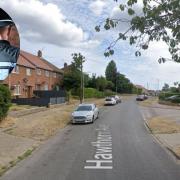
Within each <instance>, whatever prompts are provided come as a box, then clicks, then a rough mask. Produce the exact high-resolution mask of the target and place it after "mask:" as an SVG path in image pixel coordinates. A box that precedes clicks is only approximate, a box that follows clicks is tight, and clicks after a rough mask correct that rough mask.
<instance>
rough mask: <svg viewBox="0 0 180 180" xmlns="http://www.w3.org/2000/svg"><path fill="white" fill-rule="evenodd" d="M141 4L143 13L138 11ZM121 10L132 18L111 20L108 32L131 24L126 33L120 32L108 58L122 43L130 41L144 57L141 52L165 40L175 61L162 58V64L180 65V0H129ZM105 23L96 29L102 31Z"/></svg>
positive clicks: (107, 51) (109, 49)
mask: <svg viewBox="0 0 180 180" xmlns="http://www.w3.org/2000/svg"><path fill="white" fill-rule="evenodd" d="M114 1H116V2H118V0H114ZM139 2H140V3H141V2H142V5H141V11H140V12H137V10H136V8H135V5H136V4H137V3H139ZM119 11H121V12H127V13H128V15H129V18H130V19H125V18H123V17H122V18H118V19H116V18H107V19H106V21H105V22H104V26H103V27H104V29H105V30H110V29H113V28H116V27H117V25H118V24H122V23H129V27H128V28H127V29H126V30H125V31H124V32H121V30H120V32H119V35H118V37H117V39H116V40H115V41H113V42H112V43H111V44H110V46H109V47H108V48H107V50H106V52H105V53H104V55H105V56H110V55H112V54H114V50H113V48H114V46H115V45H116V43H117V42H118V41H119V40H125V41H129V44H130V45H136V47H137V51H136V52H135V55H136V56H140V55H141V50H146V49H148V47H149V45H150V43H151V42H152V41H160V40H161V41H164V42H165V43H166V44H167V46H168V47H169V52H170V54H171V59H168V58H166V57H161V58H159V60H158V61H159V63H161V62H165V61H166V60H173V61H175V62H180V46H179V43H180V1H179V0H127V2H126V3H125V4H120V5H119ZM101 27H102V24H100V25H98V26H96V27H95V30H96V31H97V32H99V31H100V30H101Z"/></svg>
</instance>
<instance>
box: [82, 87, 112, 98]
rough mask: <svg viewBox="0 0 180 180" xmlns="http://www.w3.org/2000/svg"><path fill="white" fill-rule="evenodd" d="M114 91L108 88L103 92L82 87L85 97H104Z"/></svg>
mask: <svg viewBox="0 0 180 180" xmlns="http://www.w3.org/2000/svg"><path fill="white" fill-rule="evenodd" d="M114 94H115V93H114V92H112V91H110V90H106V91H104V92H101V91H98V90H97V89H94V88H85V89H84V97H85V98H104V97H106V96H111V95H114Z"/></svg>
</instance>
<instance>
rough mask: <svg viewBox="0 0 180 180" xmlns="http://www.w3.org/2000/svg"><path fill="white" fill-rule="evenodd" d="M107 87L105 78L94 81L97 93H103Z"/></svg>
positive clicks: (101, 77)
mask: <svg viewBox="0 0 180 180" xmlns="http://www.w3.org/2000/svg"><path fill="white" fill-rule="evenodd" d="M106 86H107V80H106V78H105V77H103V76H100V77H98V78H97V79H96V88H97V89H98V90H99V91H104V90H105V88H106Z"/></svg>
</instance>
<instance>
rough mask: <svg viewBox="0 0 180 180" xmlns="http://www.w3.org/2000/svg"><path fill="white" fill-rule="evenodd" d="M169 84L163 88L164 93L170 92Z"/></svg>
mask: <svg viewBox="0 0 180 180" xmlns="http://www.w3.org/2000/svg"><path fill="white" fill-rule="evenodd" d="M169 90H170V88H169V84H167V83H165V84H164V86H163V87H162V91H169Z"/></svg>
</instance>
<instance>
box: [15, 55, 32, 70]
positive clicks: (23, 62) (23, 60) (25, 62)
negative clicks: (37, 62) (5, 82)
mask: <svg viewBox="0 0 180 180" xmlns="http://www.w3.org/2000/svg"><path fill="white" fill-rule="evenodd" d="M17 65H21V66H25V67H29V68H32V69H35V66H34V65H33V64H31V63H30V62H29V61H28V60H27V59H26V58H24V56H22V55H21V53H20V55H19V58H18V61H17Z"/></svg>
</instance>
